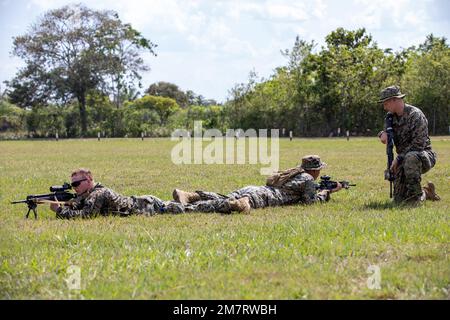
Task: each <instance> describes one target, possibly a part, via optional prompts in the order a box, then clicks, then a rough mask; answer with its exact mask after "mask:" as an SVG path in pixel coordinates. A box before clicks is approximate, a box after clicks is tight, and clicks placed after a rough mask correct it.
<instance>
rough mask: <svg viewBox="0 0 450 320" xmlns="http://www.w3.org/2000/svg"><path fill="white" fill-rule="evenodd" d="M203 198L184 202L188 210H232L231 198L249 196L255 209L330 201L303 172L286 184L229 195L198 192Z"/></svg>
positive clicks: (247, 189)
mask: <svg viewBox="0 0 450 320" xmlns="http://www.w3.org/2000/svg"><path fill="white" fill-rule="evenodd" d="M196 192H197V193H198V194H199V195H200V201H196V202H194V203H190V204H187V205H185V211H200V212H221V213H231V208H230V205H229V202H228V200H237V199H240V198H243V197H248V198H249V200H250V201H249V202H250V206H251V208H252V209H257V208H264V207H273V206H283V205H290V204H296V203H299V204H312V203H314V202H317V201H328V200H329V197H327V196H325V195H323V194H320V195H319V194H317V191H316V183H315V182H314V178H313V177H312V176H311V175H310V174H308V173H305V172H303V173H300V174H298V175H296V176H295V177H293V178H292V179H291V180H289V181H288V182H286V183H285V184H284V185H283V187H280V188H275V187H270V186H247V187H244V188H242V189H239V190H236V191H233V192H231V193H230V194H228V195H227V196H224V195H221V194H218V193H214V192H206V191H196Z"/></svg>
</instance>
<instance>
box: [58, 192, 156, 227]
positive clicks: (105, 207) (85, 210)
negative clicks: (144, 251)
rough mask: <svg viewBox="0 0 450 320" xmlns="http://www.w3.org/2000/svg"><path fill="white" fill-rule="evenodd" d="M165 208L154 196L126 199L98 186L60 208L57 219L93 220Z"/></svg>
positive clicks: (151, 213)
mask: <svg viewBox="0 0 450 320" xmlns="http://www.w3.org/2000/svg"><path fill="white" fill-rule="evenodd" d="M163 207H164V204H163V202H162V201H161V200H160V199H158V198H156V197H153V196H142V197H134V196H132V197H126V196H122V195H120V194H118V193H116V192H114V191H113V190H111V189H109V188H105V187H104V186H102V185H100V184H97V185H95V187H94V188H93V189H92V190H90V191H88V192H86V193H85V194H83V195H80V196H78V197H76V198H75V199H74V200H73V202H72V203H71V204H70V205H69V206H66V207H61V208H58V210H57V212H56V217H57V218H65V219H70V218H76V217H81V218H91V217H95V216H98V215H102V216H106V215H110V214H112V215H122V216H126V215H130V214H147V215H153V214H156V213H159V211H160V210H162V208H163Z"/></svg>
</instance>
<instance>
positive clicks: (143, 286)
mask: <svg viewBox="0 0 450 320" xmlns="http://www.w3.org/2000/svg"><path fill="white" fill-rule="evenodd" d="M432 144H433V148H434V149H435V150H436V152H437V153H438V156H439V158H438V163H437V165H436V167H435V168H433V169H432V170H431V171H430V172H429V173H427V174H426V175H425V176H424V181H427V180H432V181H433V182H434V183H435V184H436V186H437V191H438V193H439V194H440V195H441V198H442V200H441V201H440V202H426V203H425V204H424V205H423V206H421V207H420V208H399V207H394V206H392V205H390V200H389V196H388V193H389V186H388V183H387V182H386V181H384V180H383V170H384V167H385V162H386V157H385V148H384V146H383V145H381V144H380V143H378V142H377V139H375V138H357V139H356V138H355V139H351V140H350V142H347V141H346V140H341V139H296V140H294V141H292V142H291V141H289V140H282V141H281V142H280V168H287V167H291V166H294V165H296V164H297V163H298V161H299V159H300V157H301V156H302V155H305V154H310V153H313V154H319V155H321V157H322V159H323V160H324V161H325V162H327V163H328V168H326V169H325V170H324V171H323V173H324V174H329V175H331V176H332V177H333V178H335V179H340V180H342V179H346V180H350V181H352V182H354V183H356V184H357V187H355V188H352V189H350V190H343V191H341V192H339V193H337V194H333V195H332V200H331V201H330V202H329V203H327V204H323V205H320V204H319V205H313V206H290V207H282V208H281V207H278V208H266V209H261V210H254V211H252V213H251V214H249V215H239V214H233V215H220V214H203V213H190V214H183V215H160V216H155V217H150V218H147V217H142V216H133V217H129V218H120V217H106V218H96V219H92V220H72V221H66V220H56V219H55V216H54V214H53V213H52V212H51V211H50V210H49V209H48V207H46V206H39V215H40V217H39V219H38V220H37V221H35V220H34V219H30V220H25V219H24V218H23V216H24V213H25V212H26V206H25V205H10V204H9V201H11V200H14V199H21V198H24V197H25V196H26V195H27V194H36V193H46V192H47V191H48V187H49V186H50V185H54V184H60V183H62V182H63V181H68V180H69V178H68V175H69V174H70V172H71V171H72V170H73V169H75V168H77V167H88V168H90V169H91V170H92V171H93V173H94V174H95V177H96V180H97V181H100V182H102V183H103V184H105V185H106V186H109V187H111V188H113V189H114V190H116V191H117V192H120V193H122V194H125V195H143V194H153V195H156V196H158V197H161V198H163V199H170V198H171V192H172V189H173V188H175V187H178V188H181V189H185V190H198V189H201V190H211V191H216V192H220V193H228V192H230V191H232V190H235V189H237V188H240V187H243V186H245V185H251V184H254V185H262V184H264V182H265V177H263V176H261V175H260V174H259V168H260V166H259V165H182V166H176V165H174V164H172V162H171V160H170V151H171V148H172V147H173V146H174V145H175V142H171V141H170V140H169V139H152V140H150V139H148V140H145V141H141V140H140V139H120V140H115V139H114V140H103V141H101V142H98V141H96V140H68V141H63V140H60V141H59V142H55V141H15V142H6V141H4V142H0V298H2V299H30V298H31V299H68V298H69V299H70V298H74V299H80V298H85V299H132V298H134V299H365V298H368V299H449V298H450V261H449V256H448V255H449V243H450V227H449V212H450V209H449V204H450V197H449V195H450V193H449V191H450V190H449V188H450V183H449V172H450V140H449V138H448V137H433V139H432ZM186 248H189V250H190V251H191V254H190V255H187V254H186ZM71 265H76V266H79V267H80V268H81V290H80V291H74V290H69V289H68V286H67V284H66V282H65V279H67V278H68V274H67V272H66V271H67V268H68V267H69V266H71ZM370 265H377V266H379V267H380V270H381V289H379V290H371V289H369V288H368V287H367V279H368V277H369V276H370V274H368V273H367V269H368V267H369V266H370Z"/></svg>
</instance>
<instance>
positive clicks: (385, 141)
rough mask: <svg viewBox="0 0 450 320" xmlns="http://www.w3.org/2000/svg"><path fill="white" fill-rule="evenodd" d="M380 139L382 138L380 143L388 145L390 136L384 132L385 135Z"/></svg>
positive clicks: (381, 135)
mask: <svg viewBox="0 0 450 320" xmlns="http://www.w3.org/2000/svg"><path fill="white" fill-rule="evenodd" d="M379 137H380V142H381V143H382V144H386V143H387V139H388V136H387V133H386V132H384V131H383V133H381V134H380V136H379Z"/></svg>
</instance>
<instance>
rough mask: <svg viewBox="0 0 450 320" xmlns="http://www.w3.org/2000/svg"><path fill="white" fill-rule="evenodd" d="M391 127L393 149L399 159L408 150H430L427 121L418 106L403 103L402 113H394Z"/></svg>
mask: <svg viewBox="0 0 450 320" xmlns="http://www.w3.org/2000/svg"><path fill="white" fill-rule="evenodd" d="M392 129H393V131H394V144H395V149H396V151H397V154H398V156H399V158H400V159H403V158H404V156H405V154H406V153H408V152H410V151H425V150H431V142H430V138H429V136H428V121H427V118H426V117H425V115H424V114H423V112H422V111H421V110H420V109H419V108H416V107H414V106H411V105H409V104H405V108H404V111H403V115H402V116H398V115H396V114H395V115H394V117H393V121H392Z"/></svg>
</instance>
